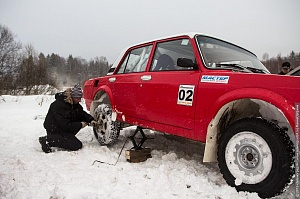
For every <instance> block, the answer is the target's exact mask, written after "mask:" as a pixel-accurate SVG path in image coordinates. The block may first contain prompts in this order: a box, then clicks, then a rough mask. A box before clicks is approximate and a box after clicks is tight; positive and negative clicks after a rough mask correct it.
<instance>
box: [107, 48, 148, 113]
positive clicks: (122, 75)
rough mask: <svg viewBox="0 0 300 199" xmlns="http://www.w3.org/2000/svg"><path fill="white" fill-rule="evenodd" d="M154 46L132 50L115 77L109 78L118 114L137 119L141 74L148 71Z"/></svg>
mask: <svg viewBox="0 0 300 199" xmlns="http://www.w3.org/2000/svg"><path fill="white" fill-rule="evenodd" d="M151 49H152V45H146V46H141V47H137V48H132V49H131V50H129V52H127V54H126V56H125V58H124V59H123V61H122V62H121V65H120V66H119V68H118V69H117V72H116V74H115V75H112V76H111V77H110V78H109V81H110V82H111V84H112V85H111V88H112V94H113V98H114V102H115V107H114V108H115V109H116V111H117V112H119V113H121V114H122V115H124V117H126V116H130V117H136V113H137V112H136V106H137V104H136V100H137V94H138V89H139V86H140V81H141V74H143V72H144V71H145V69H146V66H147V63H148V58H149V54H150V52H151Z"/></svg>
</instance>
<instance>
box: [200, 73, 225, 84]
mask: <svg viewBox="0 0 300 199" xmlns="http://www.w3.org/2000/svg"><path fill="white" fill-rule="evenodd" d="M228 81H229V76H215V75H203V76H202V78H201V82H206V83H219V84H227V83H228Z"/></svg>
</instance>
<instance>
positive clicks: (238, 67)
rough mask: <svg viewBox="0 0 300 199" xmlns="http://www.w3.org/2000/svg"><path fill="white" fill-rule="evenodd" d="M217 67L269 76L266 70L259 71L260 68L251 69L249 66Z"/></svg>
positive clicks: (220, 65)
mask: <svg viewBox="0 0 300 199" xmlns="http://www.w3.org/2000/svg"><path fill="white" fill-rule="evenodd" d="M216 66H219V67H222V66H223V67H222V68H224V66H225V68H230V69H232V68H234V69H240V70H242V71H245V72H246V71H247V72H248V73H264V74H267V73H269V72H268V71H266V70H264V69H259V68H254V67H249V66H243V65H240V64H216Z"/></svg>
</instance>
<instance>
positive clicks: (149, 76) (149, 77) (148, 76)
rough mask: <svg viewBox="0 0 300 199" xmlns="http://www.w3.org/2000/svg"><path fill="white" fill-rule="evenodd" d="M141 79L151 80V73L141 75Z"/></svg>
mask: <svg viewBox="0 0 300 199" xmlns="http://www.w3.org/2000/svg"><path fill="white" fill-rule="evenodd" d="M141 80H143V81H149V80H151V75H143V76H142V77H141Z"/></svg>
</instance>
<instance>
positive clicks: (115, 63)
mask: <svg viewBox="0 0 300 199" xmlns="http://www.w3.org/2000/svg"><path fill="white" fill-rule="evenodd" d="M195 35H203V36H209V37H214V36H210V35H206V34H203V33H197V32H187V33H181V34H175V35H169V36H165V37H160V38H156V39H151V40H148V41H144V42H139V43H136V44H134V45H130V46H128V47H126V48H124V49H123V50H122V51H121V52H120V54H119V56H118V57H117V59H116V60H115V62H114V64H113V65H112V68H116V67H117V65H118V64H119V62H120V61H121V59H122V57H123V55H124V53H125V52H126V51H127V50H128V49H129V48H132V47H134V46H138V45H141V44H145V43H150V42H154V41H158V40H163V39H168V38H174V37H180V36H188V37H190V38H194V37H195ZM214 38H216V37H214Z"/></svg>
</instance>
